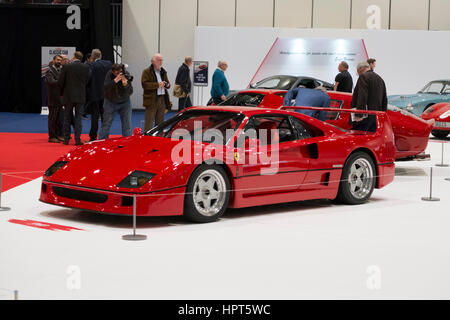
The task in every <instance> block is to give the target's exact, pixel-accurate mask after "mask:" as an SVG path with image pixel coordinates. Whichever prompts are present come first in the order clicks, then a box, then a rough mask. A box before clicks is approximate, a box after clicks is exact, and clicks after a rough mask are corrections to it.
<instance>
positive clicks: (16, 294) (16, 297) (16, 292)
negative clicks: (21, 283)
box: [14, 290, 19, 300]
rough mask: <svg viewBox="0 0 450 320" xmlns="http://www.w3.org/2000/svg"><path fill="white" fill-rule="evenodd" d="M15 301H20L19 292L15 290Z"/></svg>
mask: <svg viewBox="0 0 450 320" xmlns="http://www.w3.org/2000/svg"><path fill="white" fill-rule="evenodd" d="M14 300H19V290H14Z"/></svg>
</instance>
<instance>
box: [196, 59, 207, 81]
mask: <svg viewBox="0 0 450 320" xmlns="http://www.w3.org/2000/svg"><path fill="white" fill-rule="evenodd" d="M194 86H200V87H207V86H208V61H194Z"/></svg>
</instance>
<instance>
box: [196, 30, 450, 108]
mask: <svg viewBox="0 0 450 320" xmlns="http://www.w3.org/2000/svg"><path fill="white" fill-rule="evenodd" d="M277 37H291V38H343V39H355V38H361V39H364V43H365V45H366V48H367V52H368V55H369V57H372V58H375V59H376V60H377V67H376V72H377V73H379V74H380V75H381V76H382V77H383V78H384V80H385V82H386V86H387V90H388V94H401V93H414V92H417V91H418V90H420V89H421V88H422V87H423V86H424V85H425V84H426V83H427V82H428V81H430V80H436V79H450V64H449V63H448V60H447V59H448V58H447V57H448V52H450V41H448V40H449V39H450V31H421V30H420V31H416V30H354V29H352V30H348V29H347V30H346V29H286V28H285V29H283V28H253V27H196V28H195V46H194V50H195V55H194V58H195V59H196V60H203V61H209V63H210V66H211V67H210V75H209V77H210V85H211V77H212V73H213V72H214V69H215V66H216V65H217V62H218V61H219V60H220V59H223V60H226V61H227V62H228V65H229V69H228V70H227V72H226V76H227V78H228V81H229V84H230V88H231V89H232V90H237V89H244V88H246V87H247V86H248V84H249V82H250V80H251V79H252V77H253V75H254V74H255V72H256V71H257V69H258V68H259V66H260V64H261V62H262V61H263V59H264V57H265V55H266V54H267V52H268V51H269V49H270V47H271V46H272V44H273V42H274V41H275V39H276V38H277ZM337 73H338V71H337V64H336V68H335V70H331V72H330V78H329V79H322V80H325V81H329V82H332V83H333V82H334V75H335V74H337ZM309 76H314V74H309ZM356 80H357V79H354V82H355V83H356ZM210 85H209V86H208V87H207V88H205V89H204V93H203V99H202V101H201V103H206V102H207V101H208V99H209V90H210ZM195 101H198V100H197V99H195Z"/></svg>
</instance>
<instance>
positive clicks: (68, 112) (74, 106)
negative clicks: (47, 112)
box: [63, 103, 83, 142]
mask: <svg viewBox="0 0 450 320" xmlns="http://www.w3.org/2000/svg"><path fill="white" fill-rule="evenodd" d="M82 106H83V105H82V104H80V103H68V104H67V105H66V106H65V107H64V129H63V131H64V140H65V141H69V140H70V122H71V120H72V118H73V111H74V110H75V119H74V120H75V123H74V131H75V141H76V142H79V141H81V139H80V137H81V111H82V110H81V108H82Z"/></svg>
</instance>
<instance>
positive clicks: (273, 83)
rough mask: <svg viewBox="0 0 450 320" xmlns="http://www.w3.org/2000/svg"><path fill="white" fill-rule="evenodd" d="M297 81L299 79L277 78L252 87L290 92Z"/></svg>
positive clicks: (260, 82)
mask: <svg viewBox="0 0 450 320" xmlns="http://www.w3.org/2000/svg"><path fill="white" fill-rule="evenodd" d="M296 81H297V77H294V76H275V77H270V78H267V79H264V80H261V81H259V82H258V83H256V84H255V85H254V86H252V87H253V88H256V89H279V90H289V89H291V88H292V86H293V85H294V84H295V82H296Z"/></svg>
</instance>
